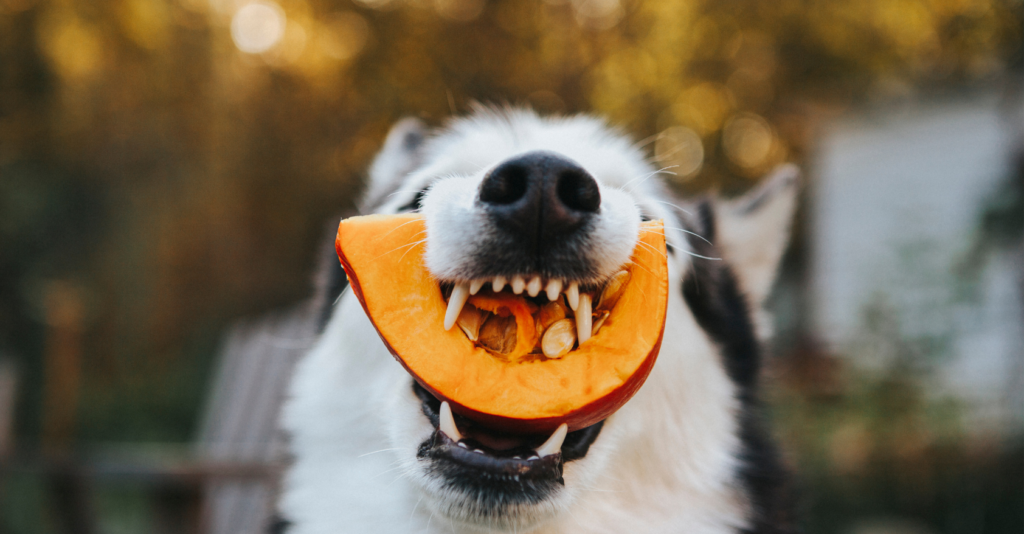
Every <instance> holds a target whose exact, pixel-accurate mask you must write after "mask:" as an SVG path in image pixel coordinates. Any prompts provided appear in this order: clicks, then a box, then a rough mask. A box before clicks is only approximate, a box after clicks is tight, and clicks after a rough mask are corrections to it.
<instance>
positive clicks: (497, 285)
mask: <svg viewBox="0 0 1024 534" xmlns="http://www.w3.org/2000/svg"><path fill="white" fill-rule="evenodd" d="M505 282H506V281H505V277H504V276H495V277H494V281H493V282H491V286H492V287H494V292H495V293H497V292H498V291H501V289H502V288H503V287H505Z"/></svg>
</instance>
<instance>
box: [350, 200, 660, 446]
mask: <svg viewBox="0 0 1024 534" xmlns="http://www.w3.org/2000/svg"><path fill="white" fill-rule="evenodd" d="M425 231H426V224H425V221H424V220H423V218H422V216H420V215H415V214H410V215H369V216H364V217H352V218H349V219H345V220H344V221H342V222H341V225H340V226H339V227H338V238H337V241H336V243H335V244H336V247H337V250H338V257H339V258H340V259H341V264H342V266H343V267H344V268H345V272H346V273H347V274H348V277H349V282H350V283H351V287H352V291H353V292H354V293H355V295H356V296H357V297H358V298H359V301H360V302H361V303H362V305H363V308H364V309H365V310H366V313H367V315H368V316H369V318H370V320H371V322H372V323H373V325H374V327H375V328H376V329H377V332H378V333H379V334H380V337H381V339H382V340H383V341H384V344H385V345H386V346H387V347H388V350H390V351H391V353H392V354H393V355H394V356H395V358H396V359H397V360H398V361H399V363H401V364H402V365H403V366H404V367H405V369H406V370H407V371H408V372H409V373H410V374H411V375H412V376H413V377H414V378H415V379H416V380H417V381H418V382H419V383H420V385H422V386H423V387H424V388H426V389H427V390H428V391H430V392H431V393H432V394H433V395H434V396H436V397H437V398H439V399H441V400H447V401H448V403H449V404H450V406H451V408H452V410H453V411H454V412H456V413H459V414H461V415H463V416H465V417H468V418H470V419H472V420H473V421H474V422H476V423H479V424H481V425H483V426H486V427H489V428H492V429H494V430H499V431H505V432H514V433H543V432H551V431H552V430H554V429H555V428H557V427H558V425H560V424H561V423H566V424H568V426H569V430H570V431H572V430H578V429H581V428H585V427H587V426H590V425H592V424H594V423H597V422H599V421H602V420H604V419H605V418H606V417H608V416H609V415H611V414H612V413H613V412H615V410H617V409H619V408H620V407H621V406H622V405H623V404H625V403H626V401H628V400H629V399H630V397H632V396H633V394H635V393H636V392H637V390H639V389H640V386H641V385H642V384H643V382H644V380H646V379H647V375H648V374H649V373H650V371H651V368H652V366H653V365H654V361H655V359H656V358H657V355H658V350H659V349H660V347H661V339H662V334H663V332H664V329H665V313H666V309H667V306H668V265H667V263H666V257H667V256H666V254H665V234H664V228H663V226H662V223H661V221H653V222H647V223H644V224H643V225H642V226H641V231H640V244H638V245H637V247H636V248H635V250H634V251H633V257H632V260H631V262H630V263H629V264H627V265H626V266H625V267H623V268H624V269H626V270H629V271H630V276H629V281H628V283H627V284H626V286H625V289H624V290H623V291H622V293H621V296H619V297H618V301H617V303H616V304H615V305H614V308H612V310H611V313H610V315H607V316H606V318H605V319H604V320H603V324H602V326H601V327H600V330H598V331H597V333H596V334H595V335H594V336H593V337H591V338H590V339H589V340H587V341H586V342H584V343H583V344H581V345H579V346H578V347H577V348H575V349H574V350H572V351H571V352H569V353H568V354H565V355H564V356H561V357H559V358H558V359H547V358H545V357H543V356H542V355H537V356H536V357H534V358H526V359H516V358H499V357H496V355H494V354H492V353H491V352H489V351H487V350H485V349H484V348H482V347H480V346H478V344H476V343H474V342H473V341H470V339H469V338H468V337H467V336H466V334H465V333H464V332H463V331H462V330H460V329H459V327H458V326H456V327H453V328H452V329H451V330H445V329H444V316H445V311H446V309H447V303H446V302H445V296H444V294H443V293H442V289H441V286H440V284H439V283H438V281H437V280H436V279H434V278H433V276H432V275H431V274H430V272H429V271H428V270H427V269H426V267H425V266H424V264H423V249H424V247H425V242H424V241H423V240H422V239H423V236H424V235H425ZM597 294H600V293H599V292H598V293H597ZM477 296H479V295H477ZM540 299H541V300H540V302H542V303H543V302H546V300H545V299H546V297H543V296H541V297H540ZM475 300H476V302H477V305H478V306H479V307H480V308H486V307H493V308H494V309H497V307H499V306H500V305H501V302H491V303H489V304H488V303H487V302H485V300H486V299H475ZM531 311H532V310H531ZM503 313H504V314H506V315H513V316H516V315H521V314H522V311H521V310H520V311H517V310H513V309H509V310H503ZM570 313H571V312H570ZM517 322H518V323H524V322H525V323H530V322H529V321H523V320H519V321H517ZM517 327H518V329H519V330H518V331H519V332H520V337H523V336H524V335H527V336H531V343H532V342H535V341H537V339H538V336H539V334H540V332H536V331H535V329H534V326H533V324H527V325H522V324H520V325H517ZM521 345H522V339H520V340H519V341H518V342H517V345H516V350H515V352H516V353H517V354H518V353H521V352H522V350H523V346H521Z"/></svg>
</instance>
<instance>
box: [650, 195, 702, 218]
mask: <svg viewBox="0 0 1024 534" xmlns="http://www.w3.org/2000/svg"><path fill="white" fill-rule="evenodd" d="M652 200H654V199H652ZM654 202H657V203H658V204H665V205H666V206H672V207H673V208H675V209H677V210H679V211H681V212H683V213H685V214H687V215H693V212H692V211H690V210H687V209H685V208H681V207H679V206H678V205H676V204H673V203H671V202H666V201H664V200H654Z"/></svg>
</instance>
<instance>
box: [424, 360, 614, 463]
mask: <svg viewBox="0 0 1024 534" xmlns="http://www.w3.org/2000/svg"><path fill="white" fill-rule="evenodd" d="M412 389H413V393H414V394H415V395H416V397H417V398H419V399H420V401H421V405H422V409H423V415H425V416H426V417H427V419H429V420H430V424H431V425H433V426H434V429H435V430H437V428H438V425H439V424H440V420H441V419H440V410H441V401H439V400H438V399H437V397H434V395H432V394H431V393H430V392H429V391H427V390H426V389H425V388H424V387H423V386H421V385H420V384H419V382H416V381H415V380H413V381H412ZM453 415H454V417H455V422H456V425H459V424H460V423H462V424H465V423H470V424H471V422H470V421H469V420H468V419H466V418H464V417H462V416H460V415H458V414H453ZM603 426H604V421H599V422H597V423H594V424H593V425H590V426H588V427H586V428H581V429H579V430H575V431H573V432H569V433H568V434H566V436H565V441H564V442H563V443H562V451H561V454H559V455H556V456H558V457H559V461H560V462H571V461H573V460H578V459H580V458H583V457H584V456H586V455H587V452H588V451H589V450H590V445H592V444H593V443H594V441H595V440H596V439H597V436H598V434H600V433H601V428H602V427H603ZM435 434H441V435H443V433H442V432H440V431H435ZM432 439H433V438H432ZM541 439H542V440H543V437H542V438H541ZM428 441H429V440H428ZM449 441H451V440H449ZM464 441H467V446H468V445H473V447H471V449H472V448H477V449H481V450H483V451H484V452H485V455H486V456H487V457H489V458H491V459H494V460H496V461H498V462H518V461H519V460H516V459H515V458H514V456H520V457H522V458H528V457H529V456H530V455H531V454H532V453H533V450H532V449H531V448H529V447H523V448H516V449H511V450H508V451H493V450H490V449H488V448H487V447H485V446H482V445H479V444H476V443H472V442H471V441H470V440H464ZM457 448H458V449H460V450H464V451H466V453H467V454H474V455H477V456H481V455H480V454H479V453H474V452H472V451H471V450H467V449H462V448H461V447H457ZM522 462H524V463H525V462H526V460H522ZM531 462H537V460H532V461H531Z"/></svg>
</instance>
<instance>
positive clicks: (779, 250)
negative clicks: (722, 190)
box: [714, 164, 800, 309]
mask: <svg viewBox="0 0 1024 534" xmlns="http://www.w3.org/2000/svg"><path fill="white" fill-rule="evenodd" d="M799 177H800V171H799V169H797V167H796V166H795V165H791V164H789V165H783V166H780V167H778V168H776V169H775V170H774V171H772V173H771V174H770V175H769V176H767V177H766V178H765V179H764V180H763V181H762V184H761V185H759V186H758V187H756V188H755V189H754V190H752V191H750V192H748V193H746V194H745V195H743V196H742V197H739V198H736V199H730V200H719V201H717V202H716V206H715V216H714V219H715V220H714V226H715V228H714V235H715V240H714V243H715V245H716V248H718V249H719V250H720V251H721V253H722V254H723V255H724V256H725V259H726V260H727V261H728V262H729V265H730V266H731V267H732V269H733V271H734V272H735V274H736V276H737V278H738V279H739V282H740V285H741V286H742V288H743V290H744V291H745V292H746V294H747V297H748V298H749V299H750V305H751V306H752V307H754V309H759V308H760V307H761V306H762V305H763V304H764V301H765V299H767V298H768V294H769V293H770V292H771V288H772V284H773V282H774V281H775V274H776V271H777V270H778V267H779V261H780V260H781V259H782V254H783V252H785V250H786V245H787V244H788V243H789V237H790V227H791V225H792V221H793V214H794V212H795V211H796V204H797V193H798V190H799Z"/></svg>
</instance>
